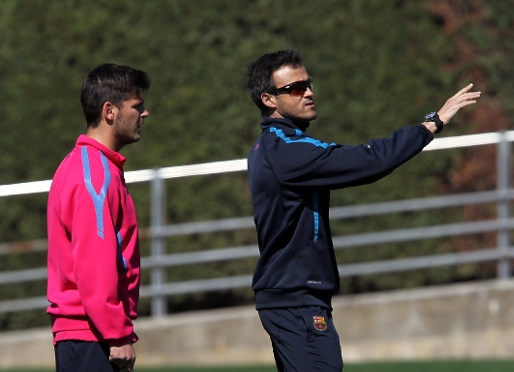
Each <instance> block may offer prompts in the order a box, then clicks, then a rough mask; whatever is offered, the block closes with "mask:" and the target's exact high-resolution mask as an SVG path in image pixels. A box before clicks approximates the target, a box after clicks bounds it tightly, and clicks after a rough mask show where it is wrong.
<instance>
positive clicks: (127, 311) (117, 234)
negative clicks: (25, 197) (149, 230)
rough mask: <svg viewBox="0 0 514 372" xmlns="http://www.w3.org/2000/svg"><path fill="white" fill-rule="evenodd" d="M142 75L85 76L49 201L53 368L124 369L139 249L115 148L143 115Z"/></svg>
mask: <svg viewBox="0 0 514 372" xmlns="http://www.w3.org/2000/svg"><path fill="white" fill-rule="evenodd" d="M149 87H150V79H149V78H148V75H147V74H146V73H145V72H143V71H139V70H136V69H133V68H131V67H128V66H120V65H115V64H103V65H100V66H98V67H96V68H95V69H94V70H92V71H91V72H90V73H89V74H88V75H87V76H86V78H85V79H84V83H83V85H82V91H81V103H82V108H83V111H84V116H85V118H86V122H87V132H86V134H83V135H80V136H79V137H78V139H77V142H76V144H75V148H74V149H73V150H72V151H71V152H70V153H69V154H68V156H66V158H65V159H64V160H63V161H62V163H61V164H60V165H59V168H58V169H57V171H56V173H55V175H54V178H53V181H52V186H51V188H50V193H49V197H48V211H47V217H48V222H47V223H48V292H47V294H48V300H49V302H50V306H49V307H48V309H47V313H48V314H50V316H51V322H52V332H53V336H54V348H55V359H56V370H57V371H59V372H68V371H69V372H71V371H73V372H80V371H88V372H90V371H95V372H112V371H120V372H129V371H132V369H133V367H134V362H135V359H136V354H135V351H134V348H133V346H132V344H133V343H134V342H136V341H137V336H136V334H135V333H134V326H133V323H132V321H133V319H135V318H136V317H137V303H138V298H139V280H140V253H139V237H138V225H137V219H136V213H135V209H134V203H133V201H132V198H131V196H130V194H129V192H128V190H127V187H126V185H125V179H124V175H123V164H124V163H125V160H126V159H125V158H124V157H123V156H122V155H121V154H120V153H119V151H120V150H121V148H122V147H123V146H125V145H127V144H129V143H132V142H137V141H139V139H140V137H141V126H142V124H143V122H144V119H145V118H146V117H147V116H148V115H149V113H148V111H147V110H146V108H145V106H144V94H145V92H146V91H147V90H148V88H149Z"/></svg>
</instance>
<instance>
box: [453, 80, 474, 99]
mask: <svg viewBox="0 0 514 372" xmlns="http://www.w3.org/2000/svg"><path fill="white" fill-rule="evenodd" d="M471 88H473V83H469V84H468V85H466V86H465V87H464V88H462V89H461V90H459V91H458V92H457V94H455V95H456V96H458V95H460V94H464V93H466V92H469V91H470V90H471Z"/></svg>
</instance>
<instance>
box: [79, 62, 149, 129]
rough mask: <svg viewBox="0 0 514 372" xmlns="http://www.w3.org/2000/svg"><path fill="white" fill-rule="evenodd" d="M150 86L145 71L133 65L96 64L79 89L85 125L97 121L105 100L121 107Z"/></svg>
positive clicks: (93, 124) (91, 124) (92, 124)
mask: <svg viewBox="0 0 514 372" xmlns="http://www.w3.org/2000/svg"><path fill="white" fill-rule="evenodd" d="M148 88H150V78H149V77H148V75H147V74H146V72H144V71H141V70H136V69H134V68H132V67H128V66H122V65H116V64H114V63H105V64H102V65H99V66H97V67H95V68H94V69H93V70H92V71H91V72H89V73H88V74H87V75H86V77H85V78H84V82H83V84H82V90H81V92H80V102H81V104H82V111H83V112H84V116H85V118H86V122H87V125H88V126H95V125H97V124H98V123H99V122H100V114H101V112H102V107H103V105H104V103H105V102H111V103H112V104H113V105H115V106H116V107H118V108H121V107H122V105H123V101H124V100H126V99H128V98H129V97H130V96H132V95H134V96H139V95H141V94H143V93H144V92H146V91H147V90H148Z"/></svg>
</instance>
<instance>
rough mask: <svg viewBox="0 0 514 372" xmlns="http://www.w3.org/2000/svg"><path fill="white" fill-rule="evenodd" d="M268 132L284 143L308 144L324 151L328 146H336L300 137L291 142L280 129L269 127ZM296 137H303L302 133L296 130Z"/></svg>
mask: <svg viewBox="0 0 514 372" xmlns="http://www.w3.org/2000/svg"><path fill="white" fill-rule="evenodd" d="M269 131H270V132H273V133H275V134H276V135H277V137H278V138H281V139H283V140H284V142H285V143H310V144H312V145H314V146H319V147H323V148H324V149H326V148H327V147H328V146H336V145H337V144H336V143H334V142H332V143H327V142H323V141H320V140H317V139H314V138H312V137H302V138H299V139H295V140H293V139H291V138H290V137H287V136H286V135H285V134H284V132H283V131H282V129H277V128H275V127H270V129H269ZM296 135H297V136H298V137H300V136H302V135H303V132H302V131H301V130H299V129H296Z"/></svg>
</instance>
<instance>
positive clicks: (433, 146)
mask: <svg viewBox="0 0 514 372" xmlns="http://www.w3.org/2000/svg"><path fill="white" fill-rule="evenodd" d="M502 140H506V141H509V142H512V141H514V131H508V132H504V133H479V134H468V135H463V136H454V137H446V138H436V139H434V140H433V141H432V142H431V143H430V144H429V145H428V146H426V147H425V148H424V149H423V151H433V150H443V149H449V148H459V147H471V146H482V145H492V144H496V143H499V142H500V141H502ZM246 170H247V160H246V159H236V160H228V161H218V162H211V163H202V164H193V165H180V166H173V167H166V168H159V169H145V170H138V171H129V172H125V181H126V182H127V183H134V182H145V181H150V180H152V179H154V178H155V177H160V178H162V179H171V178H181V177H189V176H198V175H208V174H218V173H228V172H240V171H246ZM51 183H52V181H51V180H45V181H35V182H23V183H17V184H10V185H0V197H3V196H14V195H26V194H37V193H42V192H48V190H50V184H51Z"/></svg>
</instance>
